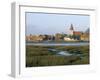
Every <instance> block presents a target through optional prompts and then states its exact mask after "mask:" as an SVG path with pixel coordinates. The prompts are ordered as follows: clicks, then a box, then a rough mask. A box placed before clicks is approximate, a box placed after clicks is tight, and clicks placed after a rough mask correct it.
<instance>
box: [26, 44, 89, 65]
mask: <svg viewBox="0 0 100 80" xmlns="http://www.w3.org/2000/svg"><path fill="white" fill-rule="evenodd" d="M49 49H54V50H57V51H51V50H49ZM58 51H67V52H69V53H70V54H72V55H71V56H64V55H58V54H57V53H58ZM79 64H89V46H29V45H26V67H39V66H58V65H79Z"/></svg>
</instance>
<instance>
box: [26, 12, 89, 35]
mask: <svg viewBox="0 0 100 80" xmlns="http://www.w3.org/2000/svg"><path fill="white" fill-rule="evenodd" d="M89 21H90V17H89V16H86V15H68V14H66V15H64V14H47V13H29V12H28V13H26V34H27V35H29V34H55V33H67V32H68V30H69V28H70V25H71V24H73V26H74V30H75V31H85V30H86V29H87V28H89V26H90V24H89V23H90V22H89Z"/></svg>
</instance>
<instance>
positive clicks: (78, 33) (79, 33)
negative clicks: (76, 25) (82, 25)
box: [73, 31, 82, 35]
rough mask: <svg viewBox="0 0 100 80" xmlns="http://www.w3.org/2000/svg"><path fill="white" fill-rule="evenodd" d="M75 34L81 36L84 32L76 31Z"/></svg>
mask: <svg viewBox="0 0 100 80" xmlns="http://www.w3.org/2000/svg"><path fill="white" fill-rule="evenodd" d="M73 34H74V35H81V34H82V32H79V31H74V32H73Z"/></svg>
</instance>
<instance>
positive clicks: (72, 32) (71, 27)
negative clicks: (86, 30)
mask: <svg viewBox="0 0 100 80" xmlns="http://www.w3.org/2000/svg"><path fill="white" fill-rule="evenodd" d="M69 34H70V35H73V34H74V28H73V24H71V26H70V29H69Z"/></svg>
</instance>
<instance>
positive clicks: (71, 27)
mask: <svg viewBox="0 0 100 80" xmlns="http://www.w3.org/2000/svg"><path fill="white" fill-rule="evenodd" d="M69 35H82V32H81V31H75V30H74V27H73V24H71V26H70V29H69Z"/></svg>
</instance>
